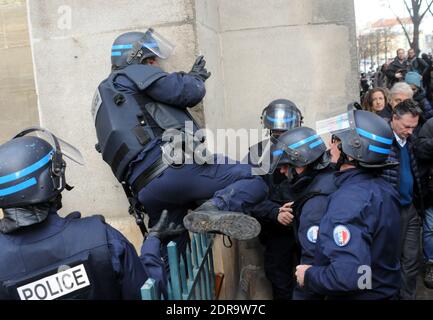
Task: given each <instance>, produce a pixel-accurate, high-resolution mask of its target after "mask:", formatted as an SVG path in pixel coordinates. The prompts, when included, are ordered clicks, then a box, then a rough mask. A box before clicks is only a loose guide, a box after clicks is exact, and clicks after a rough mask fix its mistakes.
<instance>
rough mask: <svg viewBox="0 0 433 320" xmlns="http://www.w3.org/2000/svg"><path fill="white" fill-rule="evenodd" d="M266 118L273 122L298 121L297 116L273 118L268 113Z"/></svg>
mask: <svg viewBox="0 0 433 320" xmlns="http://www.w3.org/2000/svg"><path fill="white" fill-rule="evenodd" d="M266 119H268V120H269V121H271V122H284V123H288V122H293V121H296V117H291V118H272V117H270V116H268V115H267V116H266Z"/></svg>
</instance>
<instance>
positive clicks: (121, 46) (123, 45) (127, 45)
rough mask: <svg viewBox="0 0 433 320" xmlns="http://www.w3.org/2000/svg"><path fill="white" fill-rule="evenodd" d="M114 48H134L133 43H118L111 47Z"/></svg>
mask: <svg viewBox="0 0 433 320" xmlns="http://www.w3.org/2000/svg"><path fill="white" fill-rule="evenodd" d="M111 49H112V50H122V49H132V44H116V45H113V46H112V47H111Z"/></svg>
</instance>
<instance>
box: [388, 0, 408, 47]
mask: <svg viewBox="0 0 433 320" xmlns="http://www.w3.org/2000/svg"><path fill="white" fill-rule="evenodd" d="M404 4H405V5H406V9H407V10H408V12H409V15H410V16H411V18H412V15H411V12H410V9H409V7H408V4H407V3H406V0H404ZM388 7H389V9H390V10H391V11H392V13H393V14H394V16H395V18H396V19H397V21H398V22H399V23H400V25H401V28H402V29H403V32H404V35H405V36H406V39H407V41H408V42H409V46H412V42H411V40H410V35H409V32H408V31H407V29H406V27H405V26H404V24H403V21H401V19H400V17H399V16H398V15H397V14H396V13H395V11H394V10H393V9H392V7H391V4H390V3H389V0H388Z"/></svg>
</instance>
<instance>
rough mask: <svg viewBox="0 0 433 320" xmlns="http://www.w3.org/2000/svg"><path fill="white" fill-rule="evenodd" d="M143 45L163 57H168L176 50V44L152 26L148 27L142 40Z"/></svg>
mask: <svg viewBox="0 0 433 320" xmlns="http://www.w3.org/2000/svg"><path fill="white" fill-rule="evenodd" d="M140 42H141V47H143V48H146V49H148V50H149V51H151V52H153V53H154V54H155V55H156V56H158V57H159V58H161V59H167V58H168V57H169V56H171V55H172V53H173V51H174V47H175V46H174V45H173V44H172V43H171V42H170V41H168V40H167V39H165V38H164V37H163V36H162V35H160V34H159V33H158V32H156V31H155V30H153V29H152V28H150V29H148V30H147V31H146V33H145V36H144V38H143V39H142V40H141V41H140Z"/></svg>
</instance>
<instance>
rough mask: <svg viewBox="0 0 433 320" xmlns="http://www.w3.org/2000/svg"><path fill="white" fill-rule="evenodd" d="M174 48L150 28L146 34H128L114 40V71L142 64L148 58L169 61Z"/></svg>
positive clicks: (112, 53)
mask: <svg viewBox="0 0 433 320" xmlns="http://www.w3.org/2000/svg"><path fill="white" fill-rule="evenodd" d="M173 50H174V46H173V45H172V44H171V43H170V42H169V41H168V40H166V39H164V37H162V36H161V35H160V34H158V33H157V32H155V31H154V30H153V29H152V28H149V29H148V30H147V31H146V32H138V31H133V32H126V33H123V34H121V35H120V36H118V37H117V38H116V40H114V42H113V45H112V47H111V64H112V67H113V69H119V68H123V67H126V66H127V65H130V64H141V63H143V62H144V61H145V60H146V59H147V58H156V57H159V58H161V59H167V58H168V57H169V56H170V55H171V53H172V52H173Z"/></svg>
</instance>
